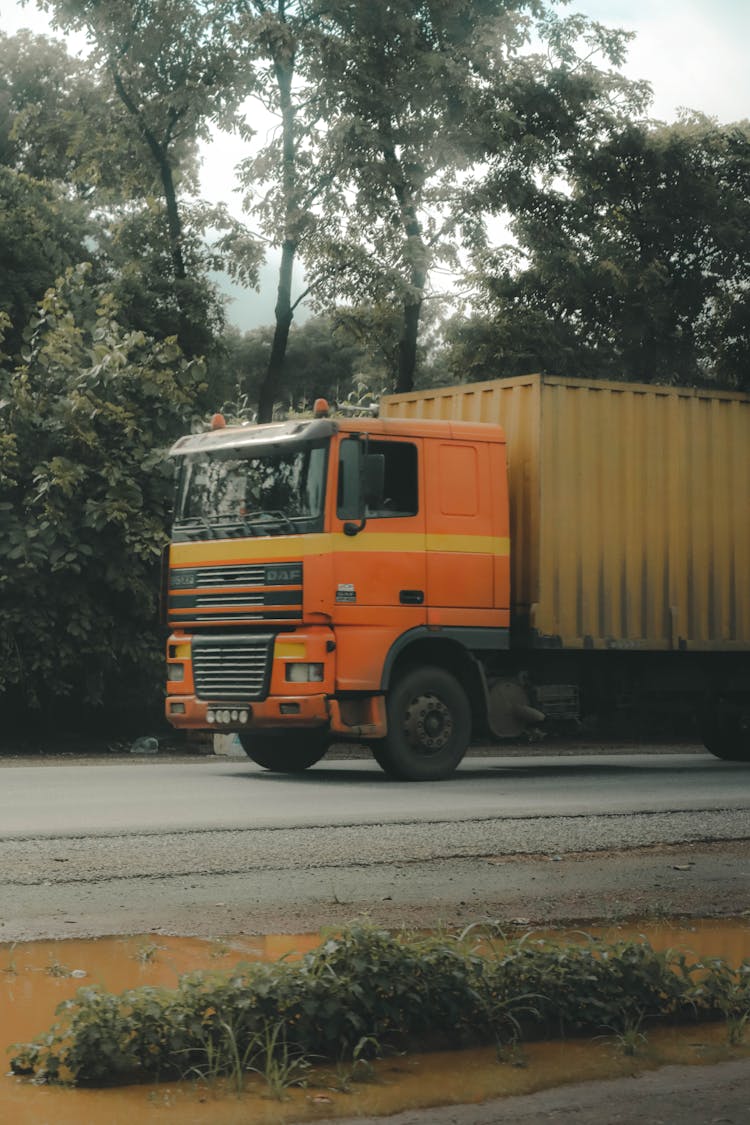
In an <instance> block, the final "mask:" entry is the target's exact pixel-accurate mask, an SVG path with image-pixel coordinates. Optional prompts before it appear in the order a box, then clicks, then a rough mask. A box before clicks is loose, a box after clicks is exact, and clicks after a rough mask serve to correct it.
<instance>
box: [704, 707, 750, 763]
mask: <svg viewBox="0 0 750 1125" xmlns="http://www.w3.org/2000/svg"><path fill="white" fill-rule="evenodd" d="M701 738H702V739H703V745H704V746H705V747H706V749H707V750H708V751H710V753H711V754H713V755H714V757H715V758H721V759H722V760H723V761H725V762H750V707H742V706H737V705H735V706H732V705H731V704H726V703H722V702H719V703H713V704H708V705H707V706H706V708H705V709H704V712H703V715H702V716H701Z"/></svg>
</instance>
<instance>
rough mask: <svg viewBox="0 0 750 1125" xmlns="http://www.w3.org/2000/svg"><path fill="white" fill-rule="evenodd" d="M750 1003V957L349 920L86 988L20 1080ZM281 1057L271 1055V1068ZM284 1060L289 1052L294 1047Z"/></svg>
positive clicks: (165, 1072) (620, 1022)
mask: <svg viewBox="0 0 750 1125" xmlns="http://www.w3.org/2000/svg"><path fill="white" fill-rule="evenodd" d="M749 1008H750V962H745V963H744V965H743V966H742V967H741V968H739V969H732V968H730V967H729V966H728V965H727V964H726V963H725V962H723V961H712V962H710V963H708V964H707V965H705V966H704V965H701V964H700V963H696V964H694V965H689V964H688V963H687V962H686V960H685V958H684V957H683V956H682V955H676V954H671V953H656V952H655V951H654V950H653V949H652V948H651V946H650V945H649V944H648V943H647V942H646V941H643V942H627V943H619V944H616V945H607V944H605V943H601V942H595V941H591V942H589V943H587V944H584V945H560V944H556V943H553V942H549V941H534V940H530V939H521V940H520V941H512V942H509V943H507V944H506V943H503V944H502V945H501V946H498V948H497V949H496V950H493V949H492V948H490V950H489V952H488V950H487V948H486V947H483V946H479V945H478V944H477V943H476V942H474V941H473V940H472V941H469V942H467V941H466V940H462V939H454V938H451V937H445V936H443V937H437V938H430V939H414V938H411V939H410V938H406V937H401V938H398V937H394V936H392V935H391V934H389V933H386V932H384V931H382V930H378V929H375V928H372V927H369V926H362V925H357V926H353V927H351V928H350V929H349V930H347V931H346V932H344V933H343V934H342V935H341V936H339V937H336V938H330V939H328V940H327V941H324V942H323V944H322V945H321V946H320V947H319V948H318V949H316V950H314V951H313V952H311V953H309V954H307V955H306V956H305V957H304V958H303V959H302V960H301V961H300V962H298V963H296V964H290V963H287V962H279V963H276V964H271V965H267V964H256V965H244V966H240V967H238V968H237V970H236V971H235V972H234V973H232V974H231V975H230V976H220V975H217V974H204V973H194V974H191V975H189V976H186V977H183V978H182V980H181V981H180V984H179V986H178V988H177V989H176V990H174V991H167V990H160V989H155V988H138V989H134V990H131V991H129V992H125V993H123V994H122V995H121V996H111V995H108V994H106V993H103V992H100V991H98V990H97V989H93V988H84V989H81V990H80V991H79V992H78V994H77V996H76V997H75V998H74V999H72V1000H66V1001H65V1002H64V1003H63V1004H61V1005H60V1007H59V1008H58V1015H59V1016H60V1022H59V1023H58V1024H56V1025H55V1026H54V1027H53V1028H52V1029H51V1030H50V1031H49V1032H48V1033H46V1034H45V1035H42V1036H40V1037H39V1038H38V1039H37V1040H35V1041H34V1042H33V1043H31V1044H26V1045H24V1046H21V1047H17V1048H16V1054H15V1056H14V1058H13V1060H12V1067H13V1070H14V1071H15V1072H16V1073H17V1074H35V1075H36V1077H37V1080H46V1081H50V1082H58V1081H63V1080H68V1081H72V1082H75V1083H77V1084H79V1085H86V1084H88V1085H103V1084H109V1083H116V1082H125V1081H137V1080H152V1079H159V1078H169V1077H179V1076H182V1075H185V1074H188V1073H204V1072H205V1071H206V1070H207V1069H210V1070H211V1072H212V1073H215V1074H218V1073H229V1074H231V1075H232V1077H233V1078H234V1079H235V1081H237V1082H238V1084H239V1082H240V1080H241V1075H238V1074H237V1065H238V1060H242V1059H252V1060H253V1067H252V1068H253V1069H257V1067H256V1065H255V1060H256V1057H257V1050H256V1045H257V1044H258V1043H265V1044H266V1054H267V1055H268V1054H269V1052H270V1054H273V1050H274V1046H275V1045H277V1046H278V1049H279V1050H280V1051H282V1052H287V1054H288V1053H289V1052H290V1051H292V1052H293V1053H294V1058H295V1059H300V1058H303V1057H308V1058H309V1057H310V1056H313V1055H315V1056H318V1057H321V1058H326V1059H333V1060H342V1059H350V1060H351V1059H358V1058H361V1057H363V1054H366V1053H367V1050H369V1049H374V1048H375V1047H377V1045H393V1046H398V1047H401V1048H406V1047H408V1048H412V1049H414V1048H419V1047H424V1046H431V1047H435V1046H442V1047H456V1046H462V1045H465V1044H468V1043H493V1042H494V1043H496V1044H498V1045H502V1044H503V1043H514V1042H516V1041H517V1039H518V1038H519V1037H520V1035H521V1034H524V1035H526V1036H539V1035H543V1034H544V1035H548V1034H550V1032H551V1031H553V1030H554V1031H556V1032H557V1033H559V1034H565V1033H572V1032H576V1033H581V1032H595V1031H600V1030H601V1029H602V1028H607V1029H612V1028H623V1029H624V1028H625V1027H626V1026H633V1025H634V1021H635V1020H636V1019H637V1021H638V1025H639V1026H640V1023H641V1021H642V1020H643V1019H644V1018H645V1017H646V1016H650V1017H662V1018H664V1017H666V1018H669V1019H682V1020H684V1019H694V1018H711V1017H713V1018H716V1017H719V1016H722V1015H724V1016H726V1013H727V1011H732V1012H740V1011H745V1012H747V1010H748V1009H749ZM269 1044H270V1046H269ZM271 1061H273V1060H272V1059H271V1058H270V1057H269V1058H266V1059H265V1065H266V1067H267V1068H268V1064H269V1063H270V1062H271ZM281 1061H282V1062H283V1061H284V1058H283V1057H282V1059H281Z"/></svg>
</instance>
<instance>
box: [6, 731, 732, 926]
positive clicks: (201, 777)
mask: <svg viewBox="0 0 750 1125" xmlns="http://www.w3.org/2000/svg"><path fill="white" fill-rule="evenodd" d="M749 780H750V771H749V770H748V769H747V768H744V767H742V766H733V765H730V764H727V763H723V762H719V761H716V760H714V759H713V758H710V757H708V756H705V755H703V754H700V753H684V754H675V753H670V754H663V755H661V754H624V755H623V754H618V755H616V756H608V755H606V754H601V755H587V756H576V755H564V756H555V755H552V754H549V755H544V756H541V757H539V756H536V757H534V758H523V757H500V756H498V757H489V758H488V757H484V758H471V759H469V760H468V761H467V762H466V763H465V764H464V766H463V767H462V769H461V771H460V772H459V774H457V776H456V777H455V778H454V779H452V780H451V781H448V782H441V783H435V784H427V785H408V784H399V783H395V782H391V781H389V780H388V779H387V778H385V776H384V775H383V774H382V773H380V771H379V770H376V769H374V768H372V767H371V765H370V764H369V762H364V761H333V762H328V763H321V764H320V765H319V766H317V767H315V768H314V769H313V770H311V771H309V772H308V773H307V774H305V775H304V776H302V777H299V778H290V777H281V776H275V775H272V774H269V773H265V772H264V771H262V770H260V769H258V768H257V767H255V766H254V765H253V764H252V763H249V762H245V761H239V762H237V761H227V760H223V759H214V758H209V759H195V760H191V761H180V762H177V761H172V762H167V761H160V760H158V759H157V760H154V759H128V760H116V761H115V760H108V761H106V762H104V763H102V762H101V761H91V762H88V763H84V762H80V763H75V764H73V763H65V764H34V765H29V764H19V763H18V762H15V763H5V764H3V765H0V941H1V940H3V939H5V940H8V941H13V940H22V939H24V938H31V937H41V936H70V935H71V934H80V935H82V936H83V935H94V934H98V933H128V932H129V933H134V932H147V931H154V930H158V929H162V930H166V931H172V932H178V933H194V934H207V935H216V934H218V933H229V932H239V931H243V930H245V931H250V932H273V931H275V930H280V931H290V930H291V931H294V930H311V929H317V928H319V927H320V926H322V925H324V924H326V923H328V922H331V923H338V922H346V921H350V920H351V919H352V918H353V917H355V916H357V915H359V914H361V913H362V912H366V913H368V914H369V915H370V916H371V917H373V918H375V919H378V920H381V921H382V922H383V923H384V924H389V925H403V924H407V925H427V926H430V925H434V924H435V922H436V921H438V920H440V921H445V922H453V923H457V924H460V923H463V922H465V921H473V920H475V919H476V918H477V917H488V916H489V917H493V918H500V919H503V918H505V919H508V918H513V917H529V918H532V919H535V920H543V919H545V920H549V919H553V918H566V919H584V918H595V917H597V916H606V915H607V914H610V915H611V914H613V913H617V914H618V915H623V914H634V913H639V912H643V911H648V910H649V909H657V908H658V909H659V910H660V911H662V912H664V911H665V910H672V911H675V912H687V913H701V912H706V911H709V912H710V911H722V912H726V913H733V912H737V911H739V910H741V909H745V908H747V907H748V906H750V901H748V899H749V896H750V842H749V841H748V838H749V837H750V814H749V811H748V810H749V807H750V785H748V781H749ZM621 849H625V850H624V851H621Z"/></svg>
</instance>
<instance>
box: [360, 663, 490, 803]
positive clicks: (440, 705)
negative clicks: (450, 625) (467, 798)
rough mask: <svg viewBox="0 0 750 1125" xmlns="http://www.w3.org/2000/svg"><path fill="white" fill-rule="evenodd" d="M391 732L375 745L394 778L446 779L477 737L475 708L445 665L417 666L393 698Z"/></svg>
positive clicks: (377, 755) (395, 689) (390, 702)
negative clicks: (473, 718)
mask: <svg viewBox="0 0 750 1125" xmlns="http://www.w3.org/2000/svg"><path fill="white" fill-rule="evenodd" d="M386 706H387V712H388V734H387V735H386V737H385V738H384V739H382V741H380V742H377V743H376V744H375V745H374V746H373V748H372V750H373V755H374V757H375V760H376V761H377V762H378V764H379V765H380V766H381V768H382V769H384V770H385V772H386V773H387V774H389V775H390V776H391V777H395V778H398V779H399V780H402V781H440V780H441V779H442V778H445V777H449V776H450V774H452V773H453V771H454V770H455V768H456V766H457V765H458V764H459V762H460V761H461V759H462V758H463V756H464V754H465V753H466V749H467V747H468V745H469V739H470V737H471V708H470V706H469V700H468V698H467V696H466V692H465V691H464V689H463V687H462V686H461V684H460V683H459V682H458V680H457V679H456V678H455V676H452V675H451V674H450V672H446V671H445V669H443V668H437V667H425V668H412V669H411V670H410V671H408V672H407V673H406V674H405V675H404V676H403V678H402V679H400V680H399V681H398V682H397V683H396V684H395V686H394V687H393V688H392V689H391V691H390V693H389V696H388V700H387V704H386Z"/></svg>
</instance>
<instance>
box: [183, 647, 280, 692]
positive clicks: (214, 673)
mask: <svg viewBox="0 0 750 1125" xmlns="http://www.w3.org/2000/svg"><path fill="white" fill-rule="evenodd" d="M272 645H273V637H272V636H259V637H243V638H241V639H237V640H234V638H232V637H206V638H200V639H196V640H194V641H193V675H194V677H195V693H196V695H197V696H198V698H199V699H207V700H225V699H226V700H235V699H236V700H252V699H265V697H266V694H267V683H268V674H269V670H270V663H271V652H272Z"/></svg>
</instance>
